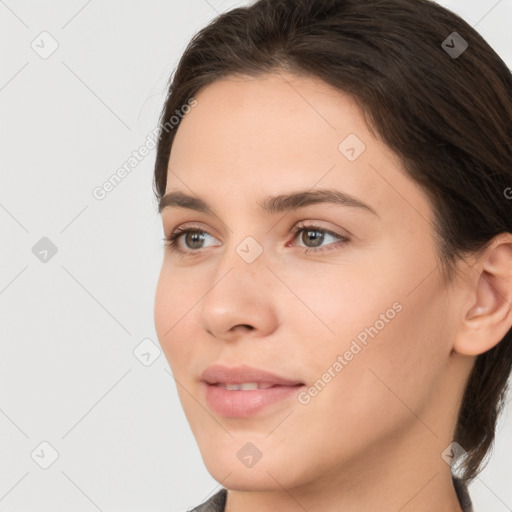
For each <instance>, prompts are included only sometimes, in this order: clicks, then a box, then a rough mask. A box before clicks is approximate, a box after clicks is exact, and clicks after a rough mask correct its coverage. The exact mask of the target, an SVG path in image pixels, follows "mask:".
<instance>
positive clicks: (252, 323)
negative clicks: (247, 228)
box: [200, 243, 278, 340]
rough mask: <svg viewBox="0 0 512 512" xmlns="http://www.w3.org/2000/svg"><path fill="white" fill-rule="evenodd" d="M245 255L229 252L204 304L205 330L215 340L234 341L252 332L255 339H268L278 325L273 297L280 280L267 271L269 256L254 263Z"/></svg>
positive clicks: (203, 322)
mask: <svg viewBox="0 0 512 512" xmlns="http://www.w3.org/2000/svg"><path fill="white" fill-rule="evenodd" d="M241 246H242V248H245V246H244V244H243V243H242V244H241ZM239 248H240V246H239ZM241 254H242V256H241V255H240V253H239V252H237V251H236V250H235V249H231V250H230V251H229V253H228V251H226V253H225V254H224V255H223V257H222V261H221V262H220V263H219V265H218V266H217V267H216V271H215V273H214V276H213V278H212V280H211V284H209V289H208V291H207V292H206V295H205V297H204V299H203V300H202V301H201V306H200V322H201V325H202V328H203V329H205V330H206V332H208V333H209V334H210V335H211V336H213V337H215V338H219V339H224V340H230V339H235V338H238V337H240V335H247V334H248V333H250V336H251V338H256V337H264V336H268V335H269V334H271V333H272V332H273V331H274V330H275V329H276V327H277V325H278V316H277V308H276V307H275V304H274V303H273V298H272V297H275V296H276V295H275V294H273V293H272V290H273V288H275V286H276V285H277V282H278V280H277V279H276V278H275V276H274V274H273V273H272V272H271V271H270V270H269V269H268V268H267V263H268V261H267V259H266V257H265V253H264V252H263V253H261V254H260V255H259V256H258V257H257V258H256V259H254V260H253V261H251V258H245V257H244V256H245V254H244V253H243V252H242V253H241ZM274 300H275V299H274Z"/></svg>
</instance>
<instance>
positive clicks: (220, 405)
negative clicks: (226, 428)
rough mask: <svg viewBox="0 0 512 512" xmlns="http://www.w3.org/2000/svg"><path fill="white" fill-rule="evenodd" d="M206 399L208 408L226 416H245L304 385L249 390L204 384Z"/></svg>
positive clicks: (287, 395)
mask: <svg viewBox="0 0 512 512" xmlns="http://www.w3.org/2000/svg"><path fill="white" fill-rule="evenodd" d="M204 385H205V386H206V400H207V402H208V405H209V406H210V408H211V409H212V410H213V411H215V412H216V413H217V414H218V415H220V416H224V417H226V418H247V417H248V416H252V415H254V414H257V413H258V412H260V411H261V410H263V409H264V408H265V407H267V406H268V405H270V404H273V403H276V402H278V401H279V400H284V399H285V398H289V397H291V396H293V395H296V394H297V393H298V392H299V391H300V390H301V389H302V388H303V387H304V386H303V385H301V386H274V387H272V388H267V389H253V390H250V391H242V390H238V391H237V390H229V389H224V388H221V387H219V386H215V385H212V384H206V383H204Z"/></svg>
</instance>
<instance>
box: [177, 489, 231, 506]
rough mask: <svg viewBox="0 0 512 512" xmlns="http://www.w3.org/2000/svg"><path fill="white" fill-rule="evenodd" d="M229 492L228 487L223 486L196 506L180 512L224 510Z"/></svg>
mask: <svg viewBox="0 0 512 512" xmlns="http://www.w3.org/2000/svg"><path fill="white" fill-rule="evenodd" d="M227 494H228V491H227V489H224V488H222V489H221V490H220V491H218V492H217V493H215V494H214V495H213V496H211V497H210V498H208V499H207V500H206V501H204V502H203V503H201V504H200V505H198V506H196V507H195V508H188V509H186V510H180V511H178V512H224V509H225V506H226V498H227Z"/></svg>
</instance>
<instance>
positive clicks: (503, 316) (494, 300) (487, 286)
mask: <svg viewBox="0 0 512 512" xmlns="http://www.w3.org/2000/svg"><path fill="white" fill-rule="evenodd" d="M468 272H472V273H473V274H472V275H470V279H468V282H469V283H471V286H472V289H471V293H470V294H469V300H468V307H467V308H466V309H465V310H463V313H464V314H463V318H462V320H461V324H460V325H459V329H458V330H457V334H456V337H455V340H454V347H453V348H454V350H455V351H456V352H458V353H459V354H464V355H470V356H476V355H479V354H483V353H484V352H487V351H488V350H490V349H492V348H493V347H494V346H496V345H497V344H498V343H499V342H500V341H501V340H502V339H503V338H504V336H505V335H506V334H507V332H508V331H509V330H510V329H511V328H512V234H510V233H504V234H501V235H498V236H497V237H495V239H494V240H493V242H492V243H491V244H490V245H489V246H488V248H487V250H486V251H485V252H484V254H483V255H482V256H481V257H480V258H478V260H477V262H476V263H475V264H474V265H473V266H471V267H469V268H468Z"/></svg>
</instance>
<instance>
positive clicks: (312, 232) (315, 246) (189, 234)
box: [164, 222, 350, 256]
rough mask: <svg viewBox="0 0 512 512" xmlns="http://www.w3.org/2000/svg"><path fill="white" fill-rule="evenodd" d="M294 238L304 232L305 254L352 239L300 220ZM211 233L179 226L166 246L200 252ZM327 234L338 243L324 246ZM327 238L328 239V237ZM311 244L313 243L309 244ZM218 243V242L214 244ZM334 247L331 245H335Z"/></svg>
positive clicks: (182, 252)
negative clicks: (181, 244)
mask: <svg viewBox="0 0 512 512" xmlns="http://www.w3.org/2000/svg"><path fill="white" fill-rule="evenodd" d="M291 232H292V234H293V235H294V236H293V239H294V240H295V239H296V238H297V236H298V235H299V234H300V233H302V237H300V240H301V241H303V243H305V245H303V246H300V245H299V247H303V248H304V247H305V248H306V251H304V254H308V253H309V252H324V251H328V250H332V249H336V247H339V245H340V244H341V245H344V244H346V243H348V242H349V241H350V239H349V238H348V237H346V236H342V235H338V234H337V233H334V232H333V231H330V230H328V229H325V228H322V227H320V226H316V225H306V224H304V223H303V222H300V223H299V224H297V225H296V226H294V227H293V228H292V230H291ZM209 236H211V235H209V234H208V232H206V231H204V230H202V229H200V228H194V227H190V228H186V227H185V228H183V227H180V228H177V229H175V230H174V231H173V232H172V233H171V234H170V235H169V237H166V238H164V242H165V246H166V247H167V248H168V250H169V251H171V252H173V253H177V254H178V255H179V256H185V255H196V254H200V251H199V250H198V249H203V248H204V245H203V243H204V241H205V239H206V237H209ZM326 236H327V237H328V238H329V237H330V238H334V239H335V241H336V240H338V244H335V243H330V244H327V247H325V248H324V247H322V244H323V242H325V241H326ZM181 238H183V240H184V243H185V249H183V248H182V247H180V240H181ZM328 238H327V239H328ZM308 244H311V245H308ZM214 245H218V244H214ZM333 245H334V247H330V246H333Z"/></svg>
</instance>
